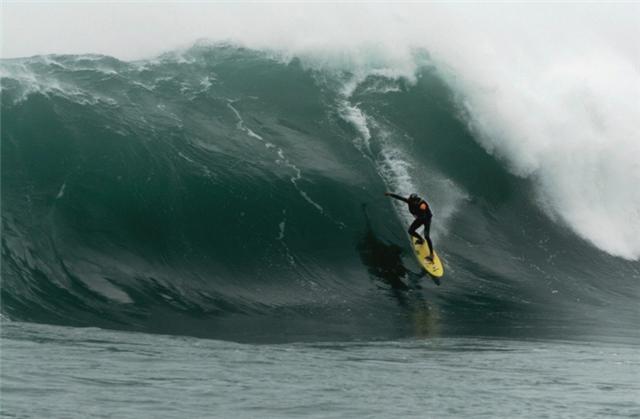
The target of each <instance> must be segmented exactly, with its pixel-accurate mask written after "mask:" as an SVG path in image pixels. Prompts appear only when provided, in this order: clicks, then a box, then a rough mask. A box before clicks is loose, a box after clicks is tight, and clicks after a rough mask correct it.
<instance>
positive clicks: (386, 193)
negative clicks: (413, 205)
mask: <svg viewBox="0 0 640 419" xmlns="http://www.w3.org/2000/svg"><path fill="white" fill-rule="evenodd" d="M384 194H385V196H390V197H391V198H395V199H399V200H400V201H402V202H405V203H407V204H408V203H409V200H408V199H407V198H404V197H402V196H400V195H396V194H394V193H391V192H385V193H384Z"/></svg>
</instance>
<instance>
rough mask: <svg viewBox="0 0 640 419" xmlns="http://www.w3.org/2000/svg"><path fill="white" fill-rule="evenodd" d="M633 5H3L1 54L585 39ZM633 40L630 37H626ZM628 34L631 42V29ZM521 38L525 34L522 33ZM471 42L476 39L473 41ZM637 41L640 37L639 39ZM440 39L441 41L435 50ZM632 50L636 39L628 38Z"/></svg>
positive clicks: (629, 13)
mask: <svg viewBox="0 0 640 419" xmlns="http://www.w3.org/2000/svg"><path fill="white" fill-rule="evenodd" d="M639 19H640V6H638V5H634V4H630V3H629V4H620V5H615V6H611V5H607V4H602V5H597V4H582V5H581V4H573V5H554V4H548V3H547V4H533V5H531V4H529V5H496V4H493V5H478V4H462V3H457V4H397V3H396V4H382V3H377V4H363V3H360V4H354V3H352V4H332V3H315V4H309V3H307V4H301V3H271V4H268V3H211V2H208V3H207V2H191V3H184V2H183V3H169V2H136V3H127V2H111V3H97V2H94V3H86V2H65V3H59V2H46V3H34V2H6V1H3V2H2V35H3V36H2V56H3V57H19V56H30V55H35V54H48V53H72V54H77V53H88V52H91V53H101V54H107V55H113V56H116V57H118V58H121V59H134V58H144V57H150V56H153V55H157V54H158V53H160V52H163V51H166V50H170V49H173V48H175V47H180V46H187V45H188V44H190V43H192V42H193V41H195V40H196V39H199V38H210V39H214V40H225V39H231V40H237V41H241V42H244V43H246V44H248V45H249V46H255V47H261V46H275V47H280V48H287V47H291V48H293V49H294V50H295V49H296V48H297V49H300V48H304V47H327V48H329V47H335V46H338V47H340V46H350V45H354V44H358V43H362V42H382V43H386V44H389V45H394V44H398V43H402V44H406V43H408V42H411V43H414V44H417V45H418V46H421V45H422V42H423V41H424V40H425V39H424V38H427V37H429V38H438V37H440V38H443V37H452V38H458V39H457V40H458V41H459V40H460V39H459V38H460V35H459V33H462V32H466V33H467V34H473V32H474V31H476V32H478V31H480V32H487V31H495V30H496V28H501V30H502V34H499V36H503V35H504V34H507V35H506V36H509V35H508V34H511V33H514V32H531V33H535V36H539V35H542V36H544V34H545V33H551V34H552V35H553V36H557V35H558V34H559V32H560V31H564V30H565V28H566V33H564V32H563V34H562V35H561V36H559V37H560V38H563V37H569V38H572V37H583V38H584V36H585V33H588V32H590V28H594V29H595V32H597V31H598V28H602V27H604V28H608V30H609V31H610V32H612V33H611V34H610V35H615V34H614V33H613V32H614V31H619V32H620V33H621V34H622V35H624V36H621V37H620V38H621V40H619V41H617V42H616V43H620V42H624V39H625V37H628V36H629V32H630V31H632V29H630V28H632V27H637V26H638V21H639ZM631 34H633V32H631ZM635 34H638V32H637V30H636V31H635ZM525 35H526V34H525ZM471 36H473V35H471ZM636 39H637V38H636ZM442 41H443V39H440V41H439V42H440V43H442ZM627 43H628V44H630V46H629V48H634V46H632V45H631V43H633V44H634V45H636V46H635V48H636V50H637V48H638V47H637V44H638V42H637V40H633V39H628V40H627Z"/></svg>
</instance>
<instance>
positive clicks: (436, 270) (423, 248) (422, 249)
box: [411, 237, 444, 278]
mask: <svg viewBox="0 0 640 419" xmlns="http://www.w3.org/2000/svg"><path fill="white" fill-rule="evenodd" d="M417 241H418V239H416V238H415V237H411V243H412V244H413V251H414V253H415V254H416V257H417V258H418V262H419V263H420V265H422V267H423V268H424V269H425V271H427V273H428V274H429V275H431V276H433V277H436V278H440V277H441V276H442V275H444V267H443V266H442V262H441V261H440V258H439V257H438V253H436V252H435V251H434V252H433V262H430V261H428V260H427V259H426V257H427V256H429V246H427V242H426V241H425V242H423V243H422V244H417V243H416V242H417Z"/></svg>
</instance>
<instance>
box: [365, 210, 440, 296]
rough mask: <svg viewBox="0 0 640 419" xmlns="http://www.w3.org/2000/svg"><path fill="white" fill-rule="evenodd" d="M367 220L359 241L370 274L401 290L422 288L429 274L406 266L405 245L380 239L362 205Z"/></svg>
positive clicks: (392, 287)
mask: <svg viewBox="0 0 640 419" xmlns="http://www.w3.org/2000/svg"><path fill="white" fill-rule="evenodd" d="M362 210H363V213H364V217H365V222H366V230H365V233H364V235H362V236H361V238H360V240H359V243H358V252H359V253H360V259H361V261H362V262H363V264H364V265H366V267H367V270H368V271H369V274H370V276H371V277H372V278H373V279H375V280H377V281H381V282H383V283H384V284H386V285H389V286H390V287H391V289H393V290H394V291H395V290H400V291H412V290H422V289H423V287H424V279H425V277H427V276H429V275H427V273H426V272H425V271H423V270H419V271H418V272H413V271H412V270H410V269H407V268H406V261H405V258H406V257H407V251H406V249H405V248H404V247H401V246H398V245H396V244H393V243H387V242H386V241H383V240H381V239H379V238H378V237H377V236H376V234H375V232H374V231H373V228H372V226H371V222H370V220H369V217H368V215H367V212H366V205H363V206H362ZM430 279H432V280H433V281H434V282H435V283H436V285H440V281H439V280H437V278H431V277H430Z"/></svg>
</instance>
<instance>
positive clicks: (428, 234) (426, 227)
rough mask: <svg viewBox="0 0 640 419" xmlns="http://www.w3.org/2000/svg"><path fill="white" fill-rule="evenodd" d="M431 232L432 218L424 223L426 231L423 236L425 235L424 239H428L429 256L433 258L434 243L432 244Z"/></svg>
mask: <svg viewBox="0 0 640 419" xmlns="http://www.w3.org/2000/svg"><path fill="white" fill-rule="evenodd" d="M430 230H431V218H427V219H426V220H425V221H424V231H423V232H422V234H424V238H425V239H427V245H429V256H433V243H432V242H431V236H430Z"/></svg>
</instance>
